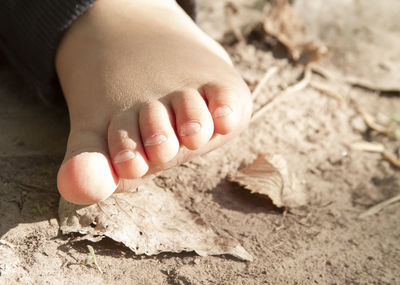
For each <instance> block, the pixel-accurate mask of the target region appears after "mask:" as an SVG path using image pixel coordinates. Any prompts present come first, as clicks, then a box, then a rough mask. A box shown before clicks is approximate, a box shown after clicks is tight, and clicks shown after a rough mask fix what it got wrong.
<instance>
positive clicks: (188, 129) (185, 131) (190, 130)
mask: <svg viewBox="0 0 400 285" xmlns="http://www.w3.org/2000/svg"><path fill="white" fill-rule="evenodd" d="M200 128H201V126H200V124H199V123H197V122H190V123H186V124H184V125H182V126H181V129H180V131H179V135H181V136H183V137H185V136H190V135H193V134H195V133H197V132H198V131H200Z"/></svg>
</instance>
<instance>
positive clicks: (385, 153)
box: [382, 150, 400, 168]
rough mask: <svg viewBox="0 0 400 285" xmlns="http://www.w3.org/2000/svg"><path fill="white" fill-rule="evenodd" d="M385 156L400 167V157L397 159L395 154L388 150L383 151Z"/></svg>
mask: <svg viewBox="0 0 400 285" xmlns="http://www.w3.org/2000/svg"><path fill="white" fill-rule="evenodd" d="M382 155H383V158H384V159H386V160H387V161H389V162H390V163H391V164H393V165H394V166H396V167H398V168H400V159H397V158H396V157H395V156H394V155H393V154H391V153H390V152H388V151H386V150H385V151H383V152H382Z"/></svg>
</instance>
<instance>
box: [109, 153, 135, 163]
mask: <svg viewBox="0 0 400 285" xmlns="http://www.w3.org/2000/svg"><path fill="white" fill-rule="evenodd" d="M135 157H136V153H135V152H133V151H131V150H123V151H121V152H120V153H118V154H117V155H116V156H115V157H114V162H115V163H120V162H124V161H128V160H131V159H132V158H135Z"/></svg>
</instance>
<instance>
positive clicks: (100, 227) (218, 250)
mask: <svg viewBox="0 0 400 285" xmlns="http://www.w3.org/2000/svg"><path fill="white" fill-rule="evenodd" d="M59 217H60V221H61V231H62V233H63V234H68V233H73V232H79V233H81V234H84V235H85V236H84V238H85V239H88V240H92V241H98V240H100V239H102V238H104V237H106V236H107V237H109V238H111V239H113V240H115V241H117V242H122V243H123V244H124V245H126V246H127V247H129V248H130V249H131V250H132V251H133V252H135V253H136V254H146V255H155V254H158V253H160V252H182V251H195V252H196V253H198V254H199V255H201V256H207V255H220V254H230V255H233V256H235V257H237V258H239V259H242V260H247V261H251V260H252V257H251V255H250V254H249V253H247V252H246V250H245V249H244V248H243V247H242V246H241V245H240V244H239V242H238V241H237V240H235V239H234V238H232V237H230V236H228V235H226V234H221V233H218V234H217V233H216V232H215V231H214V230H213V229H212V228H211V227H210V226H209V225H207V224H206V223H205V222H204V221H203V220H202V219H201V217H200V215H199V214H197V213H192V212H190V211H188V210H186V209H184V208H183V207H182V206H180V205H179V203H178V201H177V199H176V197H175V196H174V195H173V194H172V193H170V192H167V191H165V190H163V189H161V188H160V187H158V186H156V185H154V184H153V183H152V182H150V183H147V184H145V185H141V186H139V187H138V191H137V192H134V193H121V194H115V195H113V196H111V197H110V198H109V199H107V200H105V201H102V202H100V203H98V204H96V205H91V206H78V205H74V204H71V203H68V202H66V201H65V200H61V201H60V207H59Z"/></svg>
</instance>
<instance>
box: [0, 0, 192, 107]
mask: <svg viewBox="0 0 400 285" xmlns="http://www.w3.org/2000/svg"><path fill="white" fill-rule="evenodd" d="M94 1H95V0H2V1H1V3H0V48H1V49H2V50H3V52H4V54H5V55H6V57H7V58H8V59H9V61H10V62H11V63H12V64H13V65H14V66H15V67H16V68H17V69H18V71H19V72H20V73H21V75H22V76H23V77H24V78H25V79H26V80H27V81H28V82H29V83H31V85H33V86H34V87H35V88H36V89H37V90H38V92H39V94H40V95H41V97H42V98H47V99H48V100H47V101H50V102H51V101H53V99H54V98H56V97H58V96H56V95H57V94H59V93H60V91H61V89H60V86H59V83H58V79H57V75H56V71H55V66H54V57H55V54H56V51H57V47H58V44H59V43H60V41H61V38H62V36H63V34H64V32H65V31H66V30H67V29H68V27H70V26H71V24H72V22H73V21H74V20H75V19H76V18H78V17H79V16H80V15H81V14H82V13H84V12H85V11H86V10H87V9H88V8H89V7H90V5H91V4H92V3H93V2H94ZM177 2H178V3H179V5H181V7H182V8H183V9H184V10H185V11H186V12H187V13H188V14H189V15H190V16H191V17H192V18H193V19H195V16H196V11H197V5H196V0H177Z"/></svg>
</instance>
